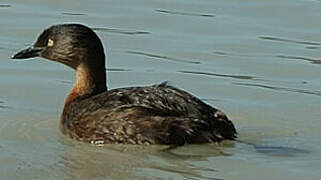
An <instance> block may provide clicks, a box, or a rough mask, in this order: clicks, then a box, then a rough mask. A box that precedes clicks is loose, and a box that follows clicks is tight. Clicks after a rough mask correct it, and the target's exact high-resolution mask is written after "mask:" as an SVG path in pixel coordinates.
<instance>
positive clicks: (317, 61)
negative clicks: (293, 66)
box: [276, 55, 321, 65]
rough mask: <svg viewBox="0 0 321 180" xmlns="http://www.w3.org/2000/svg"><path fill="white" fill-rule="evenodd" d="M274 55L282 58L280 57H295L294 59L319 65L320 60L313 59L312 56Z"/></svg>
mask: <svg viewBox="0 0 321 180" xmlns="http://www.w3.org/2000/svg"><path fill="white" fill-rule="evenodd" d="M276 57H278V58H282V59H295V60H302V61H308V62H310V63H312V64H320V65H321V60H319V59H313V58H309V57H299V56H286V55H278V56H276Z"/></svg>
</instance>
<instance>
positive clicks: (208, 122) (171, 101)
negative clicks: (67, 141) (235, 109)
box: [12, 24, 236, 145]
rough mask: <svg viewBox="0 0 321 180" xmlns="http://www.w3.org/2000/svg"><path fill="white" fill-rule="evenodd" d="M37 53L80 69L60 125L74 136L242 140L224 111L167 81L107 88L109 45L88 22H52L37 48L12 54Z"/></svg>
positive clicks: (175, 140)
mask: <svg viewBox="0 0 321 180" xmlns="http://www.w3.org/2000/svg"><path fill="white" fill-rule="evenodd" d="M36 56H40V57H43V58H46V59H50V60H53V61H57V62H60V63H63V64H65V65H67V66H69V67H71V68H73V69H75V70H76V77H77V80H76V83H75V84H74V86H73V88H72V90H71V92H70V94H69V95H68V97H67V98H66V101H65V106H64V109H63V112H62V115H61V123H60V126H61V130H62V132H63V133H64V134H66V135H68V136H70V137H71V138H73V139H77V140H80V141H86V142H90V143H95V144H97V143H99V144H100V143H126V144H168V145H183V144H185V143H207V142H220V141H222V140H224V139H230V140H233V139H235V138H236V130H235V128H234V125H233V124H232V122H231V121H230V120H229V119H228V118H227V117H226V115H225V114H224V113H223V112H222V111H220V110H218V109H215V108H213V107H211V106H209V105H208V104H206V103H204V102H202V101H201V100H200V99H198V98H196V97H195V96H193V95H191V94H189V93H187V92H185V91H183V90H180V89H177V88H175V87H172V86H169V85H167V84H166V83H162V84H158V85H153V86H148V87H129V88H120V89H112V90H107V87H106V72H105V54H104V49H103V45H102V43H101V41H100V39H99V38H98V36H97V35H96V34H95V33H94V32H93V31H92V30H91V29H90V28H88V27H86V26H84V25H80V24H62V25H55V26H51V27H49V28H48V29H46V30H45V31H44V32H43V33H42V34H41V35H40V36H39V37H38V39H37V41H36V43H35V44H34V45H33V46H32V47H30V48H28V49H25V50H22V51H20V52H19V53H17V54H15V55H14V56H13V57H12V58H13V59H21V58H32V57H36Z"/></svg>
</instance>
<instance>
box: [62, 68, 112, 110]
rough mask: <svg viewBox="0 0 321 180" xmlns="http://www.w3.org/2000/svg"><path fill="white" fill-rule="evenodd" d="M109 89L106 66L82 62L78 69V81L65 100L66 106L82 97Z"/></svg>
mask: <svg viewBox="0 0 321 180" xmlns="http://www.w3.org/2000/svg"><path fill="white" fill-rule="evenodd" d="M104 91H107V86H106V71H105V66H103V67H99V68H96V67H95V68H93V67H90V66H89V65H86V64H80V65H79V66H78V67H77V69H76V82H75V84H74V86H73V87H72V89H71V91H70V93H69V95H68V97H67V98H66V101H65V106H67V105H68V104H70V103H71V102H72V101H73V100H75V99H78V98H81V97H90V96H93V95H96V94H99V93H102V92H104Z"/></svg>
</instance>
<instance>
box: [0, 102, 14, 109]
mask: <svg viewBox="0 0 321 180" xmlns="http://www.w3.org/2000/svg"><path fill="white" fill-rule="evenodd" d="M4 103H5V102H4V101H0V104H4ZM0 109H13V108H12V107H10V106H6V105H0Z"/></svg>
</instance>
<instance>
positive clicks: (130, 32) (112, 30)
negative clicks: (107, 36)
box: [92, 27, 150, 35]
mask: <svg viewBox="0 0 321 180" xmlns="http://www.w3.org/2000/svg"><path fill="white" fill-rule="evenodd" d="M92 29H93V30H95V31H101V32H109V33H117V34H126V35H140V34H150V32H148V31H137V30H127V29H116V28H105V27H93V28H92Z"/></svg>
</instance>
